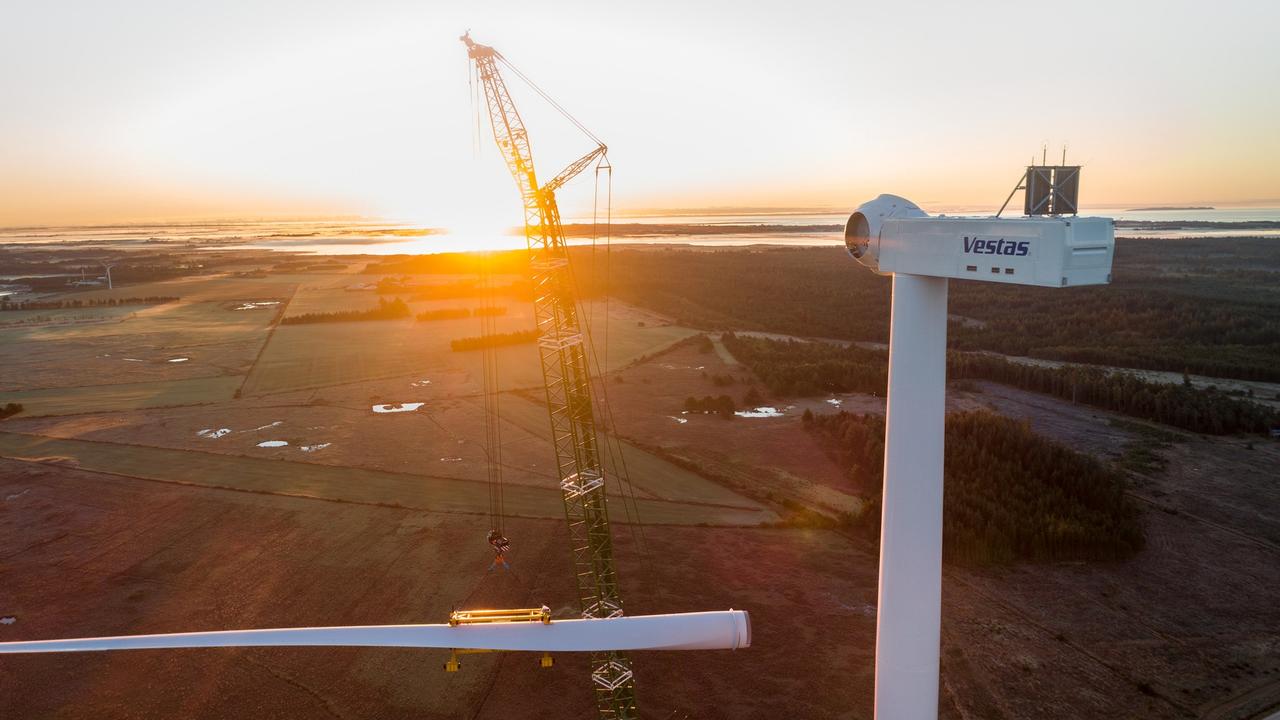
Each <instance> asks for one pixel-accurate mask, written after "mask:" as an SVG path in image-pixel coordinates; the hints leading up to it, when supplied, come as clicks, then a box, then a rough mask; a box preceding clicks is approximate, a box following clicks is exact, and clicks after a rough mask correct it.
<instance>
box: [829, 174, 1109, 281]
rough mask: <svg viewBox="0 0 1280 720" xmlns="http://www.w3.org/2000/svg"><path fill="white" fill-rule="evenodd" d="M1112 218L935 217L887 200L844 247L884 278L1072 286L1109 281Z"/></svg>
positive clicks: (852, 230)
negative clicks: (923, 277)
mask: <svg viewBox="0 0 1280 720" xmlns="http://www.w3.org/2000/svg"><path fill="white" fill-rule="evenodd" d="M1115 242H1116V241H1115V226H1114V225H1113V223H1112V221H1111V219H1110V218H1101V217H1076V216H1051V217H1021V218H967V217H946V216H939V217H931V216H929V215H928V214H927V213H925V212H924V211H923V210H921V209H920V208H919V207H918V206H917V205H916V204H915V203H913V202H911V201H910V200H906V199H904V198H900V197H898V196H896V195H881V196H880V197H878V198H876V199H875V200H872V201H870V202H867V203H864V204H863V205H861V206H860V207H859V208H858V209H857V211H856V212H854V213H853V215H851V216H850V217H849V222H848V224H847V225H846V226H845V247H846V248H848V250H849V254H850V255H852V256H853V257H854V258H856V259H857V260H858V262H861V263H862V264H863V265H866V266H867V267H869V268H871V269H872V270H875V271H876V272H878V273H880V274H883V275H890V274H893V273H909V274H912V275H927V276H931V277H945V278H955V279H959V280H984V281H987V282H1003V283H1014V284H1017V285H1041V286H1045V287H1066V286H1075V285H1101V284H1106V283H1109V282H1111V258H1112V255H1113V254H1114V252H1115Z"/></svg>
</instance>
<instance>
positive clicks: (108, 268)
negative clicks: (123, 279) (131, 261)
mask: <svg viewBox="0 0 1280 720" xmlns="http://www.w3.org/2000/svg"><path fill="white" fill-rule="evenodd" d="M115 266H116V264H115V263H102V269H103V270H105V271H106V272H107V289H108V290H114V289H115V286H114V285H112V284H111V268H113V267H115Z"/></svg>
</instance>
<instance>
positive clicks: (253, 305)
mask: <svg viewBox="0 0 1280 720" xmlns="http://www.w3.org/2000/svg"><path fill="white" fill-rule="evenodd" d="M279 304H280V301H279V300H264V301H262V302H246V303H240V304H239V305H237V306H236V307H235V308H234V309H235V310H257V309H259V308H264V307H271V306H272V305H279Z"/></svg>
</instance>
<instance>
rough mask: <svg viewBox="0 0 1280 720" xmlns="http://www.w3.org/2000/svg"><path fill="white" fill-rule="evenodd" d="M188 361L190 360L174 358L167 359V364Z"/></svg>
mask: <svg viewBox="0 0 1280 720" xmlns="http://www.w3.org/2000/svg"><path fill="white" fill-rule="evenodd" d="M190 359H191V358H184V357H176V358H169V362H186V361H188V360H190Z"/></svg>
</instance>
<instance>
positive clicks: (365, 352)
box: [243, 299, 694, 396]
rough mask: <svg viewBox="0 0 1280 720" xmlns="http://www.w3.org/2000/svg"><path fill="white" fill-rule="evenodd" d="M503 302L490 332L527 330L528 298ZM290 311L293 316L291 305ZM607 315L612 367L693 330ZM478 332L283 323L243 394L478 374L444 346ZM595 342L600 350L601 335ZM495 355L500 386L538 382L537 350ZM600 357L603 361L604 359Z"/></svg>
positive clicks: (463, 325)
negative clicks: (499, 314) (501, 311)
mask: <svg viewBox="0 0 1280 720" xmlns="http://www.w3.org/2000/svg"><path fill="white" fill-rule="evenodd" d="M477 304H478V303H474V302H472V303H460V302H457V301H450V300H439V301H430V302H415V303H409V305H410V307H411V308H412V309H413V311H414V312H415V313H417V312H421V311H423V310H425V309H438V308H446V307H458V306H466V307H475V306H476V305H477ZM501 305H502V306H503V307H506V308H507V314H506V315H503V316H501V317H499V318H497V322H496V332H511V331H514V330H528V329H532V328H533V317H532V307H531V306H530V305H529V303H527V302H524V301H513V300H510V299H504V300H503V301H502V303H501ZM326 307H327V306H326ZM360 307H364V306H363V305H361V306H360ZM288 314H290V315H292V314H294V312H293V308H292V305H291V306H290V310H289V313H288ZM600 316H603V310H601V313H600ZM599 320H600V317H599V316H598V317H597V322H599ZM609 320H610V331H609V346H608V355H607V359H608V366H609V367H611V368H617V367H621V366H622V365H625V364H627V363H630V362H632V361H634V360H636V359H637V358H639V357H642V356H644V355H647V354H650V353H653V352H656V351H658V350H661V349H662V348H664V347H666V346H668V345H670V344H672V343H674V342H677V341H679V340H681V339H683V338H686V337H689V336H690V335H693V334H694V331H693V330H690V329H688V328H683V327H680V326H676V325H671V324H668V323H664V322H662V320H661V318H658V317H657V316H655V315H653V314H652V313H647V312H644V311H640V310H637V309H635V308H632V307H630V306H627V305H623V304H621V303H611V304H610V307H609ZM640 323H644V324H643V326H642V325H641V324H640ZM601 327H603V326H602V325H601ZM478 334H480V328H479V323H478V321H477V320H475V319H474V318H467V319H458V320H441V321H433V322H418V321H416V320H412V319H406V320H382V321H376V322H353V323H316V324H309V325H284V326H281V327H279V328H277V329H276V331H275V334H274V336H273V337H272V339H271V342H270V343H269V344H268V345H267V347H266V349H265V350H264V351H263V353H262V356H261V357H260V358H259V359H258V362H257V364H256V365H255V366H254V368H253V371H252V372H251V373H250V374H249V377H248V379H247V380H246V381H245V385H244V389H243V394H244V395H245V396H262V395H270V394H274V393H282V392H292V391H296V390H304V389H313V388H324V387H330V386H334V385H343V384H348V383H354V382H360V381H367V380H377V379H383V378H391V377H397V376H409V375H420V376H422V377H432V376H434V375H439V374H443V373H449V372H455V371H459V370H461V371H464V372H467V373H468V374H471V375H473V376H478V375H479V369H480V362H481V359H480V353H479V352H475V351H472V352H462V353H455V352H453V351H451V350H450V349H449V342H450V341H451V340H454V339H457V338H460V337H470V336H475V335H478ZM602 336H603V333H602ZM596 343H597V347H598V348H600V349H599V352H600V354H601V355H602V356H603V354H604V349H603V347H604V346H603V337H601V338H599V339H597V340H596ZM497 355H498V364H499V367H500V372H501V375H500V387H501V388H502V389H504V390H506V389H513V388H525V387H530V386H539V385H540V384H541V382H542V375H541V371H540V370H539V367H538V361H537V349H536V347H535V346H534V345H533V344H532V343H530V344H525V345H514V346H508V347H503V348H499V349H498V351H497ZM599 359H600V361H601V362H602V363H603V362H604V361H605V357H600V358H599Z"/></svg>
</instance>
